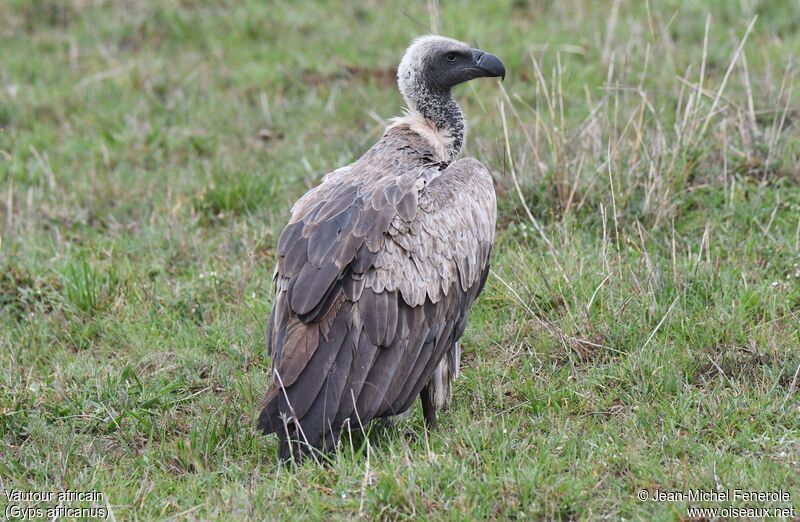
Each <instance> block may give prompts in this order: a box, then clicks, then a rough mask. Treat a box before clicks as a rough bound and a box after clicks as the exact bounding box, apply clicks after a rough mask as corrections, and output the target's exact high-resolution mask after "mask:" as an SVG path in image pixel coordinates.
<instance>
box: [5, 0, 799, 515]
mask: <svg viewBox="0 0 800 522" xmlns="http://www.w3.org/2000/svg"><path fill="white" fill-rule="evenodd" d="M0 19H2V20H3V23H2V24H0V49H2V55H3V59H2V61H0V127H2V132H0V231H2V236H1V239H0V455H2V458H0V478H1V479H2V485H3V487H4V488H6V489H16V490H37V491H63V490H66V489H69V488H72V489H78V490H84V491H89V490H96V491H101V492H102V493H103V495H104V498H105V502H107V507H108V508H109V509H110V510H111V511H112V513H113V514H114V516H115V518H116V519H118V520H122V519H134V518H139V519H151V518H159V519H162V518H166V519H231V518H234V519H237V518H255V519H263V518H295V519H299V518H329V517H333V518H350V517H355V516H365V517H367V518H376V519H421V518H437V519H438V518H442V519H459V520H460V519H463V518H469V519H478V518H489V519H492V518H493V519H504V518H510V517H522V516H528V517H532V518H538V519H554V518H555V519H595V518H610V519H620V518H626V519H660V520H673V519H679V518H682V517H686V516H687V514H688V508H689V507H690V506H693V505H696V504H693V503H691V502H653V501H648V502H641V501H639V500H638V499H637V492H638V491H639V490H641V489H646V490H648V491H649V492H653V491H655V490H656V489H661V490H664V491H670V490H678V491H688V490H689V489H692V488H700V489H717V490H725V489H734V488H740V489H745V490H755V491H769V490H777V489H783V490H784V491H788V492H790V494H791V500H790V502H788V503H778V504H776V505H784V506H786V505H793V506H795V507H796V508H797V509H798V510H800V504H798V498H800V478H798V477H800V475H798V473H797V470H798V469H800V394H798V386H800V377H799V376H798V372H800V186H798V183H800V175H798V172H800V132H799V130H800V129H799V128H798V125H799V124H798V122H800V106H798V93H797V90H798V89H797V86H798V83H797V82H798V63H797V56H798V55H800V4H798V3H797V2H790V1H785V2H772V1H769V2H767V1H761V2H759V1H749V0H748V1H743V2H726V1H723V0H715V1H713V2H695V1H686V2H677V1H667V2H633V1H628V0H616V1H614V2H610V3H609V2H601V1H599V0H597V1H595V0H569V1H564V2H555V3H552V4H545V3H539V2H526V1H519V0H515V1H502V0H498V1H496V2H492V3H487V2H483V3H480V4H468V3H467V2H459V1H455V2H447V3H444V2H442V3H438V2H427V3H416V4H402V5H400V4H385V3H382V2H381V3H378V2H372V1H369V2H366V3H359V4H358V5H355V4H354V5H351V6H345V7H340V6H339V4H338V3H329V2H319V3H314V4H308V5H304V6H303V8H299V7H296V6H293V5H292V4H290V3H288V2H275V3H272V4H270V5H269V6H265V5H262V3H260V2H255V1H244V2H206V1H203V0H187V1H180V2H177V1H163V2H154V3H149V2H104V1H89V0H81V1H77V0H76V1H72V2H59V1H55V0H37V1H27V0H12V1H10V2H6V3H4V4H3V5H2V6H0ZM432 29H436V30H440V31H441V32H443V33H445V34H448V35H452V36H455V37H457V38H461V39H465V40H468V41H471V42H475V43H477V44H479V45H480V46H481V47H483V48H485V49H487V50H489V51H491V52H493V53H495V54H497V55H498V56H500V57H501V58H502V59H503V61H504V62H505V63H506V67H507V69H508V71H509V75H508V78H507V79H506V81H505V82H504V83H503V84H502V85H501V84H495V83H494V82H490V81H480V82H473V83H472V84H470V85H468V86H467V87H463V88H461V89H460V90H459V93H458V94H459V98H460V99H461V100H462V105H463V107H464V109H465V112H466V113H467V115H468V118H469V122H470V134H469V138H468V145H467V151H466V153H467V154H469V155H473V156H476V157H477V158H479V159H480V160H481V161H483V162H484V163H486V164H487V165H488V166H489V168H490V170H491V171H492V172H493V174H494V175H495V177H496V186H497V191H498V194H499V206H500V219H499V223H498V231H499V237H498V244H497V246H496V250H495V252H496V254H495V257H494V261H493V273H492V275H491V277H490V278H489V281H488V283H487V286H486V290H485V291H484V294H483V295H482V297H481V299H480V300H479V302H478V304H477V306H476V308H475V310H474V311H473V314H472V317H471V322H470V326H469V328H468V330H467V333H466V337H465V339H464V342H463V346H464V350H465V353H464V359H463V370H464V371H463V378H461V379H460V380H459V381H458V383H457V386H456V390H455V403H454V405H453V406H452V407H451V408H450V409H449V410H448V411H447V412H445V413H444V414H443V415H442V416H441V418H440V424H441V427H440V429H439V430H437V431H435V432H432V433H425V431H424V429H423V425H422V419H421V413H420V412H419V411H415V412H414V415H413V416H412V417H411V419H410V420H408V421H404V422H399V423H395V424H394V425H393V426H389V427H379V426H375V427H374V428H373V429H372V431H371V433H370V434H369V436H368V437H367V438H366V439H365V438H364V437H362V436H360V434H354V435H353V439H352V440H350V439H347V440H345V441H344V444H343V447H342V450H341V451H340V452H339V453H337V454H336V455H335V456H334V457H333V458H332V459H331V462H329V463H325V464H321V465H318V464H315V463H313V462H309V463H306V464H304V465H302V466H300V467H299V468H297V469H292V468H287V467H284V466H281V465H280V464H278V462H277V444H276V441H275V440H274V439H273V438H270V437H263V436H260V435H258V434H257V433H256V431H255V429H254V427H255V415H256V405H257V403H258V401H259V400H260V398H261V395H262V393H263V391H264V389H265V388H266V385H267V380H268V376H269V360H268V357H267V355H266V353H265V346H264V343H263V338H264V329H265V322H266V318H267V315H268V312H269V310H270V306H271V304H270V299H271V297H270V284H271V275H272V268H273V263H274V258H273V255H274V245H275V244H276V242H277V235H278V234H279V232H280V230H281V227H282V225H283V223H284V222H285V221H286V219H287V217H288V209H289V207H290V206H291V204H292V202H293V201H294V200H296V199H297V198H298V197H299V196H300V195H301V194H302V193H303V192H304V191H305V190H307V189H308V188H309V187H311V186H313V185H314V184H315V183H316V182H318V181H319V179H320V178H321V176H322V175H324V174H325V173H326V172H329V171H330V170H332V169H334V168H336V167H338V166H341V165H343V164H346V163H348V162H350V161H352V160H353V159H354V158H356V157H358V156H359V155H360V154H361V153H362V152H363V151H364V150H366V148H367V147H368V146H369V145H370V144H371V143H372V142H374V140H376V139H377V137H379V136H380V134H381V132H382V129H383V128H384V125H385V123H386V120H387V119H388V118H389V117H391V116H394V115H397V114H399V112H400V108H401V105H402V101H401V99H400V97H399V95H398V93H397V92H396V89H395V87H394V79H393V68H394V67H395V64H396V62H397V60H398V59H399V56H400V54H401V53H402V50H403V49H404V48H405V46H406V45H407V44H408V42H409V41H410V39H411V38H412V37H413V36H415V35H417V34H421V33H427V32H430V31H431V30H432ZM7 504H8V501H7V499H6V498H4V497H0V507H3V508H4V509H5V507H6V505H7ZM733 504H734V505H756V506H761V505H766V503H755V504H754V503H752V502H750V503H747V502H744V503H743V502H733ZM75 505H80V504H75ZM86 505H88V504H86ZM721 505H727V504H725V503H723V504H721ZM45 507H47V506H45Z"/></svg>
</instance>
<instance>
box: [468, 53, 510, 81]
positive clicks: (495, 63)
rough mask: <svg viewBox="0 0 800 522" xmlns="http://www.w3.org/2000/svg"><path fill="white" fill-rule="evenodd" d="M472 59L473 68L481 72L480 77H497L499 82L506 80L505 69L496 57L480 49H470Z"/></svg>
mask: <svg viewBox="0 0 800 522" xmlns="http://www.w3.org/2000/svg"><path fill="white" fill-rule="evenodd" d="M472 59H473V61H474V62H475V67H476V68H477V69H478V70H479V71H481V73H482V74H481V76H488V77H492V78H496V77H498V76H499V77H500V79H501V80H505V79H506V68H505V66H504V65H503V62H501V61H500V58H498V57H497V56H495V55H493V54H489V53H487V52H484V51H481V50H480V49H472Z"/></svg>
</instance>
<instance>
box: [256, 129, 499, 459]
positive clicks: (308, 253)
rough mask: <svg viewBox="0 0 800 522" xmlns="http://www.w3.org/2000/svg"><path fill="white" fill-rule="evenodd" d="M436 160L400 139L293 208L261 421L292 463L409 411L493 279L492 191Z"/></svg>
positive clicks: (479, 177)
mask: <svg viewBox="0 0 800 522" xmlns="http://www.w3.org/2000/svg"><path fill="white" fill-rule="evenodd" d="M425 149H426V145H425V142H424V140H423V139H422V138H421V137H419V136H418V135H417V134H415V133H413V132H411V131H410V130H409V129H408V128H404V127H401V128H393V129H390V130H389V131H388V132H387V134H386V135H385V136H384V137H383V139H381V140H380V141H379V142H378V143H377V144H376V145H375V146H374V147H373V148H372V149H370V150H369V151H368V152H367V153H366V154H365V155H364V156H363V157H362V158H360V159H359V160H358V161H356V162H355V163H353V164H352V165H350V166H348V167H344V168H342V169H339V170H337V171H334V172H332V173H331V174H328V175H327V176H326V177H325V179H324V180H323V183H322V184H321V185H320V186H318V187H316V188H315V189H312V190H311V191H310V192H308V193H307V194H306V195H305V196H303V197H302V198H301V199H300V200H299V201H298V202H297V204H296V205H295V207H294V208H293V209H292V218H291V220H290V222H289V224H288V225H287V227H286V228H285V229H284V231H283V233H282V234H281V237H280V240H279V242H278V261H277V266H276V271H275V300H274V305H273V310H272V315H271V317H270V322H269V327H268V332H267V343H268V348H269V352H270V355H271V357H272V364H273V375H272V381H271V383H270V386H269V388H268V389H267V392H266V396H265V398H264V401H263V402H262V407H263V410H262V412H261V415H260V417H259V427H260V428H261V429H263V430H264V431H265V432H266V433H271V432H277V433H278V434H279V436H280V438H281V442H282V443H281V457H283V458H289V457H290V455H291V454H292V449H291V446H290V444H289V443H288V441H287V439H291V440H293V441H301V442H305V443H307V444H309V445H311V446H314V447H317V448H331V447H332V446H333V445H334V444H335V442H336V440H337V439H338V435H339V432H340V430H341V427H342V425H343V423H346V422H349V423H350V425H351V426H352V425H357V424H358V423H363V424H366V422H368V421H369V420H371V419H372V418H375V417H381V416H390V415H396V414H399V413H402V412H404V411H406V410H407V409H408V408H409V407H410V406H411V405H412V404H413V402H414V400H415V399H416V397H417V396H418V395H419V394H420V391H421V390H422V388H423V387H424V386H425V385H426V384H428V382H429V381H430V380H431V376H432V374H433V372H434V370H435V369H436V367H437V365H438V364H439V363H440V361H441V360H442V359H443V358H444V356H445V354H446V352H447V351H448V350H451V349H454V346H455V345H456V343H457V341H458V339H459V338H460V337H461V335H462V334H463V332H464V329H465V327H466V323H467V316H468V314H469V310H470V308H471V306H472V304H473V302H474V301H475V299H476V298H477V296H478V294H479V293H480V291H481V289H482V287H483V283H484V282H485V280H486V276H487V274H488V269H489V257H490V253H491V249H492V244H493V243H494V229H495V219H496V202H495V193H494V187H493V184H492V178H491V176H490V174H489V172H488V171H487V170H486V168H485V167H484V166H483V165H482V164H481V163H480V162H478V161H477V160H475V159H471V158H467V159H462V160H459V161H456V162H454V163H452V164H451V165H450V166H448V167H447V168H444V169H442V168H441V166H440V164H438V163H435V162H433V161H432V160H431V158H430V157H427V156H425V154H424V151H425ZM295 451H297V448H295ZM301 452H302V451H301Z"/></svg>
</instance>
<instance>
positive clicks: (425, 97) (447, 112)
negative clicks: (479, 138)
mask: <svg viewBox="0 0 800 522" xmlns="http://www.w3.org/2000/svg"><path fill="white" fill-rule="evenodd" d="M415 94H416V96H414V97H413V98H411V99H406V102H407V103H408V105H409V108H411V109H412V110H413V111H416V112H418V113H419V114H420V115H422V117H424V118H425V119H426V120H427V122H428V123H429V124H432V125H433V127H435V130H436V133H437V134H438V135H439V136H438V138H439V139H440V140H441V142H442V149H443V150H442V155H443V158H442V159H443V161H445V162H447V163H449V162H451V161H452V160H453V159H454V158H455V157H456V156H457V155H458V153H459V152H461V148H462V147H463V146H464V133H465V127H464V115H463V114H462V113H461V108H460V107H459V106H458V103H457V102H456V101H455V100H454V99H453V96H452V94H450V91H449V90H447V91H433V90H428V89H423V90H420V91H419V92H417V93H415ZM420 134H422V133H420Z"/></svg>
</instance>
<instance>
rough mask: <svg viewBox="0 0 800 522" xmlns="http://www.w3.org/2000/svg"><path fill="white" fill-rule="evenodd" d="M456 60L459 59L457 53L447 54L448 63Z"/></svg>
mask: <svg viewBox="0 0 800 522" xmlns="http://www.w3.org/2000/svg"><path fill="white" fill-rule="evenodd" d="M456 58H458V57H457V56H456V53H447V61H448V62H455V61H456Z"/></svg>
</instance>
